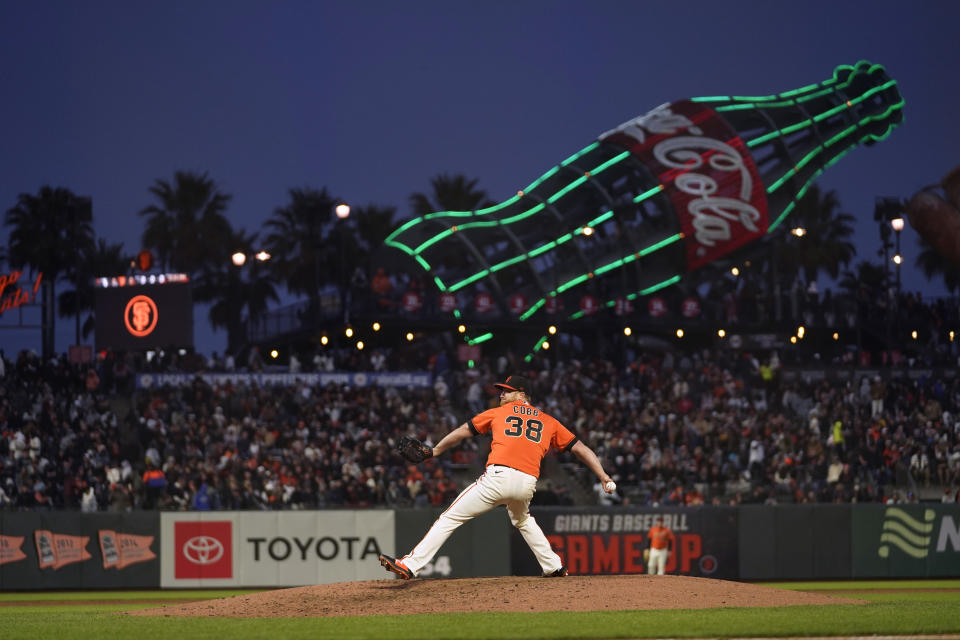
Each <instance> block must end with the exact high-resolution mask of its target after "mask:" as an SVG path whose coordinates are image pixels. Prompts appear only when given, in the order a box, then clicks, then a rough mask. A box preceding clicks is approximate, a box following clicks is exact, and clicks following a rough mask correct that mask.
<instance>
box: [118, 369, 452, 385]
mask: <svg viewBox="0 0 960 640" xmlns="http://www.w3.org/2000/svg"><path fill="white" fill-rule="evenodd" d="M197 378H200V379H202V380H203V381H204V382H206V383H207V384H209V385H210V386H212V387H216V386H223V385H227V384H229V385H234V386H236V385H240V384H243V385H247V386H251V385H254V384H256V385H257V386H258V387H269V386H274V385H280V386H286V387H292V386H293V385H295V384H297V383H303V384H305V385H307V386H310V387H315V386H318V385H319V386H321V387H325V386H327V385H328V384H336V385H341V384H345V385H347V386H351V387H406V388H415V389H428V388H430V387H432V386H433V376H432V375H431V374H430V373H429V372H426V371H393V372H391V373H377V372H368V371H357V372H351V373H347V372H336V371H331V372H329V373H197V374H190V373H138V374H137V381H136V384H137V389H154V388H160V387H163V386H166V385H169V386H171V387H184V386H189V385H191V384H193V382H194V380H196V379H197Z"/></svg>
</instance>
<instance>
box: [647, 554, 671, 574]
mask: <svg viewBox="0 0 960 640" xmlns="http://www.w3.org/2000/svg"><path fill="white" fill-rule="evenodd" d="M669 555H670V550H669V549H650V558H649V560H648V561H647V573H648V574H650V575H653V574H657V575H660V576H662V575H663V570H664V569H666V567H667V556H669Z"/></svg>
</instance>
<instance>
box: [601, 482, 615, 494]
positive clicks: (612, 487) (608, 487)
mask: <svg viewBox="0 0 960 640" xmlns="http://www.w3.org/2000/svg"><path fill="white" fill-rule="evenodd" d="M603 488H604V490H605V491H606V492H607V493H613V492H614V491H616V490H617V483H616V482H614V481H613V480H608V481H607V484H605V485H603Z"/></svg>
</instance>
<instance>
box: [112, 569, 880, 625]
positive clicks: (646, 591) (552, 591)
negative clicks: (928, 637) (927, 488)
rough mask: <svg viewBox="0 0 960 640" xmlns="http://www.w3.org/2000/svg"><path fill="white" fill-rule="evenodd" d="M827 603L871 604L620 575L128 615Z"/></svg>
mask: <svg viewBox="0 0 960 640" xmlns="http://www.w3.org/2000/svg"><path fill="white" fill-rule="evenodd" d="M824 604H866V601H863V600H851V599H848V598H837V597H833V596H825V595H822V594H816V593H804V592H800V591H787V590H784V589H774V588H772V587H761V586H757V585H752V584H746V583H743V582H730V581H726V580H710V579H707V578H690V577H686V576H645V575H616V576H568V577H566V578H530V577H506V578H460V579H453V580H436V579H427V580H417V579H414V580H409V581H407V580H395V579H386V580H368V581H366V582H340V583H337V584H321V585H315V586H310V587H296V588H293V589H279V590H274V591H264V592H262V593H255V594H251V595H244V596H235V597H232V598H220V599H217V600H205V601H202V602H193V603H190V604H174V605H169V606H166V607H159V608H155V609H144V610H140V611H129V612H127V613H128V614H129V615H141V616H194V617H211V616H213V617H230V618H287V617H308V616H323V617H328V616H370V615H402V614H414V613H434V614H436V613H456V612H476V611H490V612H493V611H614V610H631V609H708V608H712V607H783V606H790V605H824Z"/></svg>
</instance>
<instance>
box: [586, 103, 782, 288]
mask: <svg viewBox="0 0 960 640" xmlns="http://www.w3.org/2000/svg"><path fill="white" fill-rule="evenodd" d="M600 140H601V141H604V142H611V143H613V144H616V145H619V146H622V147H624V148H626V149H628V150H629V151H630V152H631V153H632V154H633V155H635V156H636V157H638V158H639V159H640V160H641V161H642V162H643V163H644V164H645V165H646V166H647V167H649V168H650V170H651V171H653V172H654V173H655V174H656V175H657V176H658V177H659V179H660V183H661V185H662V186H663V188H664V190H665V193H666V194H667V195H668V196H669V198H670V200H671V202H672V203H673V207H674V210H675V211H676V213H677V217H678V218H679V222H680V228H681V229H682V230H683V238H684V243H685V245H686V249H687V270H688V271H692V270H694V269H696V268H698V267H700V266H702V265H704V264H707V263H708V262H712V261H714V260H716V259H717V258H720V257H722V256H724V255H726V254H728V253H730V252H731V251H733V250H735V249H737V248H739V247H741V246H743V245H745V244H747V243H748V242H750V241H752V240H754V239H756V238H759V237H760V236H762V235H763V234H765V233H766V232H767V227H768V226H769V219H768V214H767V198H766V192H765V190H764V186H763V182H762V181H761V180H760V175H759V172H758V171H757V166H756V164H755V163H754V161H753V158H752V156H751V155H750V151H749V150H748V149H747V147H746V144H745V143H744V142H743V140H742V139H741V138H740V136H739V135H738V134H737V132H736V131H734V130H733V129H732V128H731V127H730V125H729V124H728V123H727V121H726V120H724V119H723V118H722V117H721V116H720V115H719V114H717V113H716V112H715V111H714V110H713V109H712V108H710V107H708V106H706V105H704V104H703V103H696V102H692V101H690V100H680V101H678V102H674V103H671V104H664V105H661V106H659V107H657V108H656V109H654V110H652V111H650V112H648V113H646V114H644V115H642V116H639V117H637V118H634V119H633V120H629V121H628V122H625V123H623V124H622V125H620V126H619V127H617V128H616V129H614V130H612V131H608V132H606V133H604V134H603V135H601V136H600Z"/></svg>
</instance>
